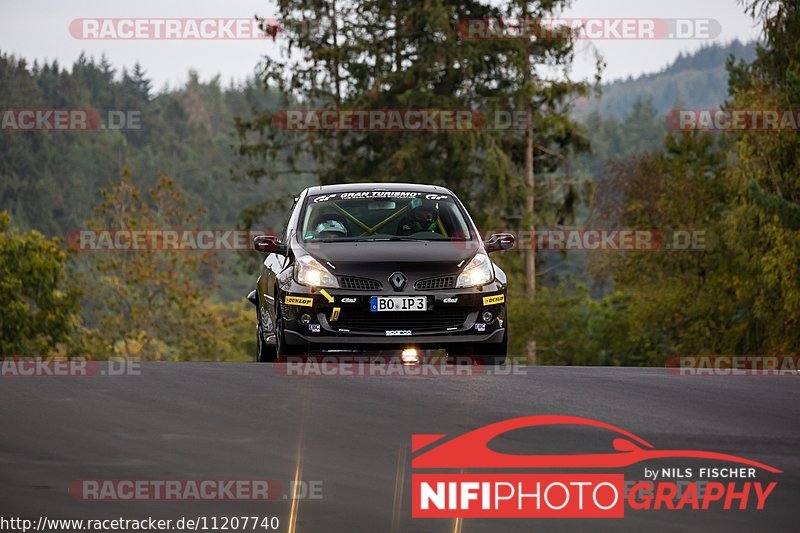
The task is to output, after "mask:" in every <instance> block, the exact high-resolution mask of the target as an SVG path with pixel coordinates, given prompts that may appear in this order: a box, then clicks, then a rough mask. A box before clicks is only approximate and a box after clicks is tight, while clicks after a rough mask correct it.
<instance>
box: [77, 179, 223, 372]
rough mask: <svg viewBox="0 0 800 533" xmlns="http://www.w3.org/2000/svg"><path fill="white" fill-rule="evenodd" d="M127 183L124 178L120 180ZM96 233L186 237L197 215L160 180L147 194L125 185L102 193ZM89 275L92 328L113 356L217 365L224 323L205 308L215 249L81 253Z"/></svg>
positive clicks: (94, 224) (215, 263) (169, 184)
mask: <svg viewBox="0 0 800 533" xmlns="http://www.w3.org/2000/svg"><path fill="white" fill-rule="evenodd" d="M124 178H125V176H124ZM102 195H103V202H102V203H101V204H100V206H99V207H98V208H97V210H96V211H97V218H95V219H94V220H92V221H91V222H90V224H89V227H90V228H93V229H94V230H96V231H99V230H109V231H113V230H156V231H159V230H177V231H184V230H189V231H191V229H192V227H193V225H194V224H195V223H196V222H197V220H198V216H199V215H201V214H202V211H201V212H200V213H199V214H194V213H189V212H187V211H186V209H185V207H186V199H185V198H184V196H183V194H182V193H181V191H180V190H179V189H178V188H177V187H175V184H174V183H173V182H172V181H171V180H170V179H169V178H167V177H166V176H164V175H162V176H161V177H160V178H159V179H158V182H157V184H156V186H155V187H154V188H152V189H151V190H150V191H148V193H147V194H146V195H143V194H141V193H140V191H139V189H138V188H137V187H136V186H134V185H133V184H132V183H131V182H130V181H129V180H128V179H123V180H122V181H121V182H120V183H119V184H117V185H114V186H113V187H111V188H110V189H107V190H103V191H102ZM84 255H85V256H87V257H86V261H87V263H88V267H89V269H90V271H91V272H93V274H94V275H93V276H92V282H91V283H92V287H91V289H92V296H93V297H92V301H91V304H90V305H89V306H87V316H88V321H89V323H90V324H97V326H98V329H100V330H101V331H103V332H106V335H107V340H108V344H109V350H111V353H116V354H119V355H123V356H125V357H138V358H142V359H172V360H180V359H222V358H225V357H226V356H228V355H229V354H226V353H224V349H223V348H222V342H223V339H224V338H225V335H226V325H227V319H225V318H224V316H220V315H219V314H215V313H214V311H213V310H212V308H211V306H210V296H209V295H210V292H211V291H212V290H213V288H214V286H213V283H212V281H211V275H212V274H213V272H215V271H216V269H217V266H218V261H217V258H216V256H215V255H214V252H213V250H207V251H187V250H177V251H176V250H159V249H153V248H148V249H139V250H132V251H108V252H105V251H92V252H88V253H87V254H84Z"/></svg>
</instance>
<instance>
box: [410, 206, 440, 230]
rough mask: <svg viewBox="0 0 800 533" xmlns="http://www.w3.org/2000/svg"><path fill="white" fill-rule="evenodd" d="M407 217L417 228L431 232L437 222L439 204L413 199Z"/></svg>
mask: <svg viewBox="0 0 800 533" xmlns="http://www.w3.org/2000/svg"><path fill="white" fill-rule="evenodd" d="M408 216H409V218H410V219H411V220H413V221H414V222H415V223H416V224H417V225H418V227H419V228H425V229H427V230H431V229H432V228H433V227H434V225H435V224H436V221H437V220H439V203H438V202H434V201H433V200H428V199H425V200H422V199H419V198H415V199H414V200H412V201H411V209H410V210H409V212H408Z"/></svg>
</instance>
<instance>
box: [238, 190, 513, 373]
mask: <svg viewBox="0 0 800 533" xmlns="http://www.w3.org/2000/svg"><path fill="white" fill-rule="evenodd" d="M513 246H514V236H513V235H511V234H507V233H500V234H495V235H492V236H491V237H490V238H489V239H488V240H487V241H486V242H483V241H482V240H481V238H480V235H479V233H478V230H477V228H476V227H475V224H474V223H473V222H472V220H471V219H470V217H469V214H468V213H467V211H466V209H465V208H464V206H463V204H462V203H461V202H460V201H459V200H458V198H456V196H455V195H454V194H453V193H452V192H451V191H450V190H448V189H445V188H442V187H437V186H431V185H411V184H399V183H395V184H385V183H379V184H348V185H330V186H321V187H312V188H309V189H306V190H304V191H303V192H302V193H301V194H300V196H299V197H298V198H297V200H296V201H295V204H294V207H293V208H292V212H291V215H290V216H289V220H288V223H287V224H286V229H285V230H284V232H283V234H282V235H281V236H280V237H278V236H271V235H262V236H258V237H256V238H255V242H254V247H255V249H256V250H257V251H260V252H263V253H266V254H267V257H266V259H265V260H264V269H263V271H262V273H261V276H260V277H259V278H258V282H257V285H256V290H254V291H252V292H251V293H250V295H249V296H248V299H249V300H250V301H251V302H252V303H253V304H254V305H255V306H256V317H257V336H258V338H257V343H258V344H257V346H258V347H257V360H258V361H262V362H267V361H274V360H275V359H276V358H278V357H280V358H285V357H286V356H290V355H301V354H308V353H320V352H330V351H342V350H344V351H351V350H352V351H365V350H366V351H375V352H377V351H380V352H386V351H392V350H406V353H411V354H412V355H413V353H414V352H415V351H422V350H433V349H445V350H446V351H447V354H448V355H455V356H461V355H468V356H472V357H476V358H478V359H484V360H486V362H493V363H502V362H503V361H504V360H505V356H506V352H507V349H508V348H507V347H508V325H507V321H506V305H505V293H506V275H505V273H504V272H503V271H502V270H501V269H500V268H498V267H497V266H496V265H495V264H494V263H492V261H491V260H490V259H489V255H488V254H489V253H491V252H493V251H496V250H504V249H508V248H511V247H513Z"/></svg>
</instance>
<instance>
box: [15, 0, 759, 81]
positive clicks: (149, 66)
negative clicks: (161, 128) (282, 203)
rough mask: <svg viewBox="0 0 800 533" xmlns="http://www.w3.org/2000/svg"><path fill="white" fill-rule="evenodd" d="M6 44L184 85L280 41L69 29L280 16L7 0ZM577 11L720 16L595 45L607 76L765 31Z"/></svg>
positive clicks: (249, 59)
mask: <svg viewBox="0 0 800 533" xmlns="http://www.w3.org/2000/svg"><path fill="white" fill-rule="evenodd" d="M2 3H3V8H4V9H3V16H2V17H0V50H2V51H3V52H4V53H12V54H14V55H16V56H20V57H24V58H26V59H29V60H31V61H32V60H33V59H39V60H40V61H41V60H43V59H47V60H53V59H57V60H58V61H59V62H61V63H62V65H70V64H71V63H72V62H73V61H74V60H75V59H76V58H77V57H78V55H79V54H80V53H81V52H82V51H84V52H86V53H87V54H88V55H94V56H95V57H99V56H100V55H101V54H103V53H105V54H106V56H108V58H109V59H110V60H111V62H112V64H113V65H114V66H116V67H118V68H120V67H123V66H126V67H130V66H132V65H133V64H134V63H135V62H136V61H139V62H140V63H141V64H142V65H143V66H144V67H145V70H146V71H147V72H148V74H149V76H150V77H151V78H152V79H153V80H154V85H155V86H156V87H158V88H161V87H162V86H163V85H164V84H169V85H170V86H175V85H178V84H182V83H183V82H184V81H185V80H186V77H187V72H188V70H189V69H190V68H193V69H195V70H197V71H198V72H199V74H200V77H201V79H208V78H210V77H212V76H215V75H217V74H220V75H221V76H222V79H223V81H224V82H226V83H227V81H228V80H232V79H233V80H241V79H243V78H245V77H247V76H248V75H250V74H252V72H253V70H254V67H255V65H256V64H257V63H258V60H259V58H260V57H261V56H262V55H264V54H267V55H275V54H277V53H278V50H279V47H280V38H279V39H278V40H277V42H275V43H273V42H272V41H256V40H219V41H185V40H184V41H181V40H159V41H154V40H137V41H123V40H82V39H76V38H74V37H73V36H72V35H71V34H70V31H69V25H70V22H71V21H72V20H74V19H76V18H173V17H186V18H202V17H214V18H222V17H225V18H248V17H252V16H253V15H254V14H255V13H258V14H259V15H261V16H266V17H271V16H274V15H275V7H274V2H273V1H271V0H225V1H224V2H222V1H212V0H182V1H168V0H137V1H136V2H113V1H108V0H67V1H64V0H2ZM564 17H571V18H595V17H601V18H609V17H621V18H648V17H652V18H682V19H698V18H710V19H714V20H716V21H718V22H719V24H720V26H721V32H720V34H719V36H717V37H716V39H714V40H695V39H692V40H645V41H642V40H636V41H624V40H598V41H592V44H593V46H594V47H596V49H597V50H598V51H599V52H600V53H601V55H603V57H604V58H605V60H606V62H607V64H608V66H607V68H606V70H605V72H604V75H603V78H604V80H612V79H616V78H624V77H627V76H628V75H631V76H634V77H635V76H638V75H639V74H642V73H648V72H654V71H658V70H660V69H661V68H663V67H664V66H666V65H667V64H669V63H670V62H671V61H672V60H673V59H674V58H675V57H676V56H677V55H678V53H680V52H682V51H683V52H687V51H693V50H696V49H697V48H699V47H701V46H702V45H703V44H707V43H710V42H721V43H728V42H730V41H732V40H733V39H736V38H738V39H740V40H742V41H747V40H750V39H754V38H758V36H759V28H758V27H757V25H755V24H754V22H753V21H752V20H751V19H750V18H749V17H747V16H746V15H745V14H744V12H743V9H742V6H741V5H740V4H739V3H738V2H736V1H735V0H668V1H664V0H576V1H575V2H574V3H573V5H572V7H571V8H570V9H569V10H568V11H567V12H565V13H564ZM580 49H581V50H582V52H581V53H580V54H579V57H578V61H577V63H576V65H575V69H574V73H575V75H576V77H582V76H590V75H591V74H592V72H593V53H592V52H591V48H590V47H589V46H588V41H582V42H581V43H580Z"/></svg>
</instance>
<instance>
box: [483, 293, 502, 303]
mask: <svg viewBox="0 0 800 533" xmlns="http://www.w3.org/2000/svg"><path fill="white" fill-rule="evenodd" d="M505 301H506V295H505V294H495V295H494V296H484V297H483V305H494V304H501V303H503V302H505Z"/></svg>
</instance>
